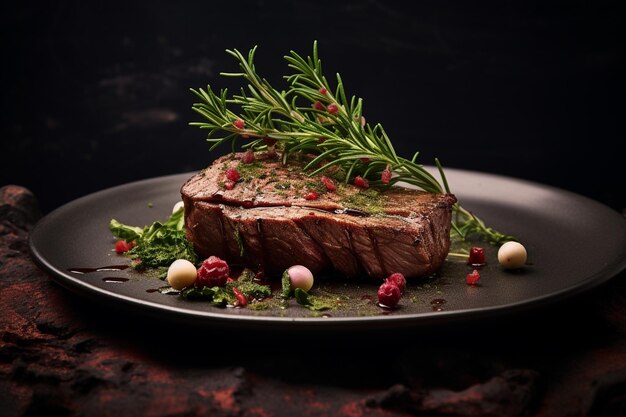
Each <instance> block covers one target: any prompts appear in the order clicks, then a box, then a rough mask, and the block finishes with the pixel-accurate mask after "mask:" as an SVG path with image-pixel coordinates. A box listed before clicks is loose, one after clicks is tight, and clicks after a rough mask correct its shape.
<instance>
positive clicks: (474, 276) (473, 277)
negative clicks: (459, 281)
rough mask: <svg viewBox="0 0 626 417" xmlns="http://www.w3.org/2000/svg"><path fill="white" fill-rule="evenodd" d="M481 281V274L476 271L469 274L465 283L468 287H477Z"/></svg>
mask: <svg viewBox="0 0 626 417" xmlns="http://www.w3.org/2000/svg"><path fill="white" fill-rule="evenodd" d="M479 279H480V273H479V272H478V270H477V269H474V271H472V273H471V274H467V276H466V277H465V282H466V283H467V285H476V284H478V280H479Z"/></svg>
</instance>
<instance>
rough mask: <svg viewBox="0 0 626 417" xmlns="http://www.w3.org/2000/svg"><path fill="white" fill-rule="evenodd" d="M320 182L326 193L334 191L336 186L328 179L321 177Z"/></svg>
mask: <svg viewBox="0 0 626 417" xmlns="http://www.w3.org/2000/svg"><path fill="white" fill-rule="evenodd" d="M321 181H322V184H324V186H325V187H326V189H327V190H328V191H335V190H336V189H337V186H336V185H335V183H334V182H333V180H331V179H330V178H328V177H325V176H322V178H321Z"/></svg>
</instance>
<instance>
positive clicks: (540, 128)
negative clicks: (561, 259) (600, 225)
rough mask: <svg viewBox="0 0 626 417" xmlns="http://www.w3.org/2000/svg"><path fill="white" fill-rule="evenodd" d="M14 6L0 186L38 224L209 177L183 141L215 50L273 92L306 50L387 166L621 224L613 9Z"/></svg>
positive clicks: (203, 159)
mask: <svg viewBox="0 0 626 417" xmlns="http://www.w3.org/2000/svg"><path fill="white" fill-rule="evenodd" d="M19 3H20V4H19V5H12V6H7V5H4V6H2V8H3V10H2V13H1V17H0V21H1V22H2V24H1V28H0V30H1V33H2V34H1V44H2V50H1V53H2V60H1V61H2V63H1V64H0V65H1V69H2V72H1V74H2V80H1V81H2V89H3V91H2V95H1V97H2V107H1V109H0V129H1V131H0V142H1V145H0V155H1V162H0V185H4V184H9V183H13V184H18V185H23V186H26V187H28V188H30V189H31V190H32V191H33V192H34V193H35V194H36V195H37V196H38V198H39V201H40V204H41V206H42V209H43V210H44V212H48V211H50V210H52V209H54V208H56V207H58V206H60V205H62V204H64V203H66V202H68V201H71V200H73V199H75V198H77V197H80V196H82V195H85V194H88V193H91V192H94V191H97V190H100V189H103V188H107V187H110V186H114V185H118V184H121V183H124V182H128V181H134V180H139V179H143V178H148V177H153V176H159V175H166V174H173V173H180V172H186V171H194V170H198V169H200V168H202V167H204V166H206V165H208V164H209V163H210V162H211V160H212V159H214V158H215V157H216V156H217V155H219V154H221V153H223V152H226V151H227V149H226V148H224V149H221V150H219V151H217V152H214V153H209V151H208V145H207V144H206V142H205V141H204V134H205V133H204V132H203V131H200V130H198V129H197V128H194V127H190V126H189V125H188V123H189V122H190V121H193V120H198V118H197V117H196V115H195V114H194V113H193V112H192V111H191V105H192V103H193V102H194V97H193V96H192V94H191V93H190V92H189V88H191V87H193V88H199V87H205V86H206V85H207V84H211V85H213V86H215V87H217V88H219V87H222V86H230V87H234V86H235V85H236V84H233V83H232V82H230V81H229V83H226V80H224V79H223V78H222V77H219V72H220V71H232V70H234V69H235V68H236V67H235V64H234V62H233V60H232V59H231V58H230V57H229V56H228V55H227V54H226V53H225V52H224V50H225V49H226V48H237V49H240V50H241V51H247V50H248V49H249V48H251V47H252V46H254V45H259V51H258V53H257V69H258V71H259V72H260V73H261V74H262V75H263V76H265V77H266V78H267V79H268V80H270V82H272V84H273V85H274V86H277V87H278V86H281V85H282V84H281V83H282V80H281V76H282V75H283V74H285V73H286V71H287V69H286V65H285V63H284V61H283V60H282V56H283V55H285V54H286V53H288V51H289V50H290V49H293V50H296V51H298V52H299V53H301V54H308V53H310V50H311V46H312V43H313V40H315V39H317V40H318V41H319V47H320V56H321V58H322V61H323V64H324V66H325V71H326V73H327V76H329V77H332V75H333V74H334V73H335V72H340V73H341V75H342V77H343V79H344V82H345V84H346V88H347V91H348V93H349V94H355V95H358V96H360V97H363V98H364V103H365V112H364V113H365V115H366V117H367V120H368V121H369V122H372V123H374V122H380V123H382V124H383V126H385V129H386V130H387V132H388V133H389V134H390V136H391V138H392V140H393V141H394V143H395V146H396V150H397V151H398V153H399V154H401V155H403V156H407V157H410V156H411V155H412V154H413V153H414V152H415V151H416V150H420V151H421V159H420V161H421V162H422V163H424V164H432V162H433V158H434V157H438V158H439V159H440V160H441V161H442V163H443V164H444V166H446V167H456V168H463V169H471V170H479V171H486V172H493V173H497V174H503V175H509V176H514V177H520V178H526V179H529V180H532V181H537V182H541V183H544V184H549V185H553V186H557V187H559V188H564V189H568V190H571V191H574V192H576V193H579V194H583V195H586V196H588V197H590V198H593V199H596V200H599V201H601V202H602V203H604V204H607V205H609V206H610V207H612V208H614V209H616V210H620V211H621V210H622V209H623V208H624V207H626V192H625V191H626V187H625V186H624V181H623V180H624V177H625V176H624V174H623V171H624V170H623V166H622V160H623V156H622V153H621V152H619V151H618V149H621V147H623V144H622V143H623V142H624V140H623V139H624V116H625V115H626V112H625V105H624V99H625V94H624V93H625V92H626V89H625V81H624V74H625V73H626V71H625V69H626V68H625V67H626V66H625V55H624V42H623V38H624V35H625V34H624V29H623V27H624V23H623V22H624V16H623V14H621V13H620V12H619V10H618V8H617V5H618V3H619V2H590V1H564V2H562V3H559V2H537V3H534V2H532V3H531V2H510V1H500V2H493V3H484V2H450V1H428V2H415V3H410V2H406V3H405V2H383V1H365V2H356V1H342V2H329V1H303V2H293V3H291V2H284V1H275V2H269V1H267V2H264V1H247V2H243V1H231V2H208V1H206V2H200V1H197V2H174V1H172V2H164V1H149V2H148V1H127V2H112V1H108V2H102V3H100V2H79V1H59V2H46V3H44V2H42V3H41V4H39V3H33V2H19ZM466 3H467V4H466ZM470 3H472V4H471V5H470ZM473 3H478V5H476V4H473ZM512 198H514V196H512Z"/></svg>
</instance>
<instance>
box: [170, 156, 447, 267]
mask: <svg viewBox="0 0 626 417" xmlns="http://www.w3.org/2000/svg"><path fill="white" fill-rule="evenodd" d="M239 157H240V154H235V155H228V156H225V157H222V158H219V159H218V160H216V161H215V162H214V163H213V165H211V167H209V168H207V169H206V170H205V171H203V172H201V173H199V174H197V175H195V176H194V177H192V178H190V179H189V180H188V181H187V183H185V184H184V185H183V187H182V189H181V194H182V197H183V201H184V203H185V224H186V228H187V235H188V238H189V239H190V240H191V241H192V242H193V244H194V247H195V249H196V251H197V252H198V254H199V255H200V256H202V257H208V256H210V255H216V256H219V257H221V258H224V259H227V260H228V261H229V262H234V263H240V264H244V265H247V266H250V267H253V268H257V267H260V268H262V269H263V270H265V271H267V272H270V273H272V272H274V273H282V271H284V270H285V269H286V268H288V267H289V266H291V265H295V264H301V265H305V266H307V267H308V268H309V269H311V270H312V271H314V272H319V271H330V270H335V271H336V272H338V273H340V274H342V275H345V276H347V277H356V276H362V275H369V276H371V277H377V278H380V277H386V276H388V275H390V274H391V273H393V272H401V273H403V274H404V275H405V276H406V277H418V276H427V275H430V274H432V273H434V272H436V271H437V270H438V269H439V268H440V267H441V265H442V263H443V261H444V260H445V257H446V256H447V252H448V249H449V245H450V241H449V234H450V217H451V206H452V204H454V202H455V201H456V199H455V198H454V196H452V195H435V194H429V193H425V192H421V191H416V190H411V189H406V188H401V187H393V188H392V189H390V190H388V191H385V192H384V193H382V196H381V198H380V204H381V207H380V209H381V211H382V213H381V214H377V215H367V214H366V213H363V212H362V207H350V204H349V203H347V202H346V201H348V200H350V197H351V196H353V195H355V194H358V193H361V192H362V191H361V190H359V189H357V188H356V187H352V186H343V185H341V186H340V187H339V188H338V190H337V192H326V193H321V194H320V196H319V198H318V199H317V200H305V199H304V196H305V195H306V193H308V191H309V188H310V187H311V185H312V184H313V185H315V184H314V183H315V181H319V178H310V177H308V176H306V175H305V174H303V173H302V169H301V167H302V165H301V164H297V163H292V164H288V165H287V166H283V165H282V164H281V163H280V162H279V161H275V160H271V159H268V160H264V161H263V160H262V161H261V162H260V163H259V165H260V167H259V169H258V170H256V171H255V173H254V175H249V176H248V177H246V176H245V174H244V175H242V178H243V181H242V182H239V183H237V185H236V186H235V188H234V189H233V190H224V189H223V188H222V187H221V186H220V184H221V183H222V184H223V176H224V175H225V169H226V167H230V168H235V167H237V166H238V164H239V160H238V158H239ZM258 158H259V157H258V156H257V159H258ZM239 166H241V165H239ZM255 169H256V168H255ZM242 171H243V170H242ZM351 210H352V212H353V213H359V214H360V215H358V216H356V215H352V214H350V213H351ZM364 214H365V216H363V215H364Z"/></svg>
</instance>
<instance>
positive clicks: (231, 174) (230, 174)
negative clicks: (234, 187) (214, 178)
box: [226, 168, 241, 182]
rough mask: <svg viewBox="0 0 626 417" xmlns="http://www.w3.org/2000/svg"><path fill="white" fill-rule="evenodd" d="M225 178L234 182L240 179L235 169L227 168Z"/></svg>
mask: <svg viewBox="0 0 626 417" xmlns="http://www.w3.org/2000/svg"><path fill="white" fill-rule="evenodd" d="M226 178H228V179H229V180H231V181H235V182H236V181H239V178H241V176H240V175H239V171H237V170H236V169H235V168H228V169H227V170H226Z"/></svg>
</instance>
